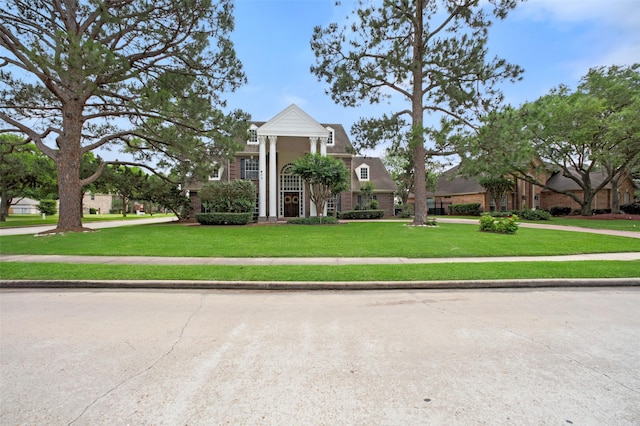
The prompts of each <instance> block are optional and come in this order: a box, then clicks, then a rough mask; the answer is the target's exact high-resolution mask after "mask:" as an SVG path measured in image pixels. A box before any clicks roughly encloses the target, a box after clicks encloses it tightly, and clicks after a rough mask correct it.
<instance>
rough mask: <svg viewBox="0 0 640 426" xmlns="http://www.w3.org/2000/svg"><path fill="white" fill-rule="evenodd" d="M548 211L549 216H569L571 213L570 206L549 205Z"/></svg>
mask: <svg viewBox="0 0 640 426" xmlns="http://www.w3.org/2000/svg"><path fill="white" fill-rule="evenodd" d="M549 212H550V213H551V216H569V215H570V214H571V207H559V206H556V207H551V210H550V211H549Z"/></svg>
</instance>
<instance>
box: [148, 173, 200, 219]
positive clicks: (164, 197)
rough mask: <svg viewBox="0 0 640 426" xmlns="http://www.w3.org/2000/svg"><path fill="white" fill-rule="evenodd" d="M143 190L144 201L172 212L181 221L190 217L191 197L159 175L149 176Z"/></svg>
mask: <svg viewBox="0 0 640 426" xmlns="http://www.w3.org/2000/svg"><path fill="white" fill-rule="evenodd" d="M143 188H144V189H143V194H142V195H141V197H142V199H144V200H148V201H150V202H152V203H155V204H157V205H159V206H161V207H163V208H166V209H169V210H171V212H173V214H175V215H176V217H177V218H178V219H179V220H184V219H187V218H188V217H189V213H190V211H189V206H190V203H189V197H187V196H186V195H185V194H184V191H182V190H181V188H180V186H179V185H177V184H175V183H174V182H172V181H171V180H168V179H165V178H163V177H160V176H157V175H148V176H147V177H146V181H145V184H144V187H143Z"/></svg>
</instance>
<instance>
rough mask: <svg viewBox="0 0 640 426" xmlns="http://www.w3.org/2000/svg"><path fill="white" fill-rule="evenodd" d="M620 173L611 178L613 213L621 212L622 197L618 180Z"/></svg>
mask: <svg viewBox="0 0 640 426" xmlns="http://www.w3.org/2000/svg"><path fill="white" fill-rule="evenodd" d="M619 179H620V174H618V175H616V176H615V177H614V178H613V179H611V213H621V211H620V197H619V196H618V180H619Z"/></svg>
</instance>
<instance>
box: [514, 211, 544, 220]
mask: <svg viewBox="0 0 640 426" xmlns="http://www.w3.org/2000/svg"><path fill="white" fill-rule="evenodd" d="M514 213H515V214H516V215H517V216H518V217H519V218H521V219H524V220H549V219H551V213H549V212H548V211H546V210H531V209H524V210H518V211H517V212H514Z"/></svg>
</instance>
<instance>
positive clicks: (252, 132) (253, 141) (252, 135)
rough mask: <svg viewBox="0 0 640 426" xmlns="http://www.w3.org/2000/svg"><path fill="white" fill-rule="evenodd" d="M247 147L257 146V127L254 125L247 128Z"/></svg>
mask: <svg viewBox="0 0 640 426" xmlns="http://www.w3.org/2000/svg"><path fill="white" fill-rule="evenodd" d="M247 143H248V144H249V145H257V144H258V127H257V126H256V125H255V124H252V125H251V127H250V128H249V140H247Z"/></svg>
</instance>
